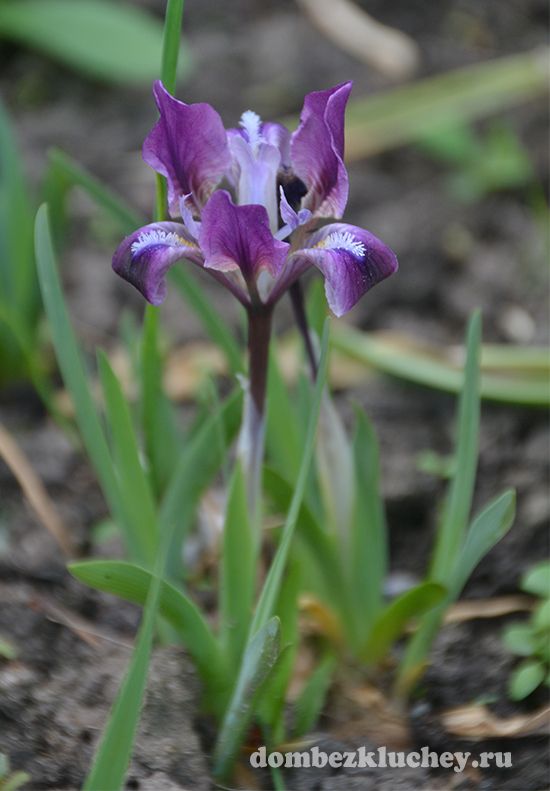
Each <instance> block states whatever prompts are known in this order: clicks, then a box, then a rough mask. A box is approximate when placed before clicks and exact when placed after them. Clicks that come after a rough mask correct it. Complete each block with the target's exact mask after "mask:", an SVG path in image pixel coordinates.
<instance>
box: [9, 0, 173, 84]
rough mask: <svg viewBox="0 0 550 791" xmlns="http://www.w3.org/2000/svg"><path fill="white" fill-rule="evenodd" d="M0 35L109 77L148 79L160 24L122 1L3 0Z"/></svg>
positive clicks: (153, 71) (155, 63) (157, 58)
mask: <svg viewBox="0 0 550 791" xmlns="http://www.w3.org/2000/svg"><path fill="white" fill-rule="evenodd" d="M178 33H179V31H178ZM0 35H2V36H5V37H6V38H11V39H13V40H15V41H18V42H20V43H22V44H25V45H27V46H31V47H33V48H35V49H38V50H41V51H42V52H45V53H46V54H48V55H50V56H52V57H54V58H56V59H58V60H60V61H62V62H63V63H65V64H67V65H68V66H71V67H73V68H76V69H78V70H80V71H82V72H84V73H86V74H89V75H90V76H92V77H96V78H100V79H102V80H107V81H109V82H119V81H120V82H133V83H148V82H150V81H151V80H153V79H155V78H156V77H157V76H158V72H159V66H160V62H161V50H162V25H161V24H160V23H159V22H158V21H157V20H156V19H155V18H154V17H153V16H151V15H150V14H147V13H145V12H144V11H141V10H140V9H138V8H135V7H132V6H131V5H127V4H124V3H114V2H107V0H3V2H2V3H0Z"/></svg>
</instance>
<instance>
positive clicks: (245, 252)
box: [199, 190, 289, 283]
mask: <svg viewBox="0 0 550 791" xmlns="http://www.w3.org/2000/svg"><path fill="white" fill-rule="evenodd" d="M199 243H200V246H201V249H202V251H203V253H204V259H205V260H204V266H205V267H207V268H212V269H216V270H218V271H219V272H231V271H235V270H240V271H241V273H242V275H243V277H244V279H245V281H246V282H248V283H250V282H252V281H255V280H256V278H257V276H258V275H259V274H260V272H261V271H262V270H266V271H267V272H269V274H270V275H271V276H272V277H277V275H278V274H279V272H280V271H281V270H282V268H283V265H284V261H285V258H286V254H287V252H288V249H289V245H288V244H286V243H285V242H279V241H277V240H276V239H274V238H273V234H272V233H271V230H270V228H269V218H268V216H267V211H266V210H265V208H264V207H263V206H257V205H249V206H236V205H235V204H234V203H233V202H232V200H231V196H230V195H229V193H228V192H225V190H217V191H216V192H215V193H214V194H213V195H212V196H211V198H210V200H209V201H208V203H207V204H206V206H205V207H204V209H203V212H202V225H201V232H200V237H199Z"/></svg>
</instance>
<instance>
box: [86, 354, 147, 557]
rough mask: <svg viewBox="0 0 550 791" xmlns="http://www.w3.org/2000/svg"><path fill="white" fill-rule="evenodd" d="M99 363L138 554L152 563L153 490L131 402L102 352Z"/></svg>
mask: <svg viewBox="0 0 550 791" xmlns="http://www.w3.org/2000/svg"><path fill="white" fill-rule="evenodd" d="M98 365H99V376H100V380H101V385H102V389H103V396H104V399H105V410H106V414H107V422H108V426H109V428H110V433H111V438H112V444H113V459H114V463H115V468H116V470H117V472H118V480H119V484H120V489H121V495H122V497H123V499H124V502H125V503H126V507H127V511H128V512H129V516H130V518H131V522H132V526H133V530H134V535H135V541H136V543H137V545H138V546H139V557H141V558H142V559H143V560H145V561H147V563H151V564H152V563H153V561H154V559H155V557H156V553H157V550H158V526H157V517H156V509H155V502H154V500H153V493H152V491H151V488H150V485H149V479H148V478H147V475H146V474H145V471H144V470H143V467H142V466H141V462H140V460H139V448H138V445H137V442H136V436H135V430H134V426H133V423H132V417H131V415H130V410H129V409H128V404H127V403H126V399H125V398H124V394H123V392H122V388H121V386H120V382H119V381H118V379H117V377H116V375H115V373H114V371H113V369H112V368H111V365H110V363H109V360H108V359H107V356H106V355H105V353H104V352H102V351H100V352H99V354H98Z"/></svg>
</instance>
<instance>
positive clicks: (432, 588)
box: [361, 582, 447, 664]
mask: <svg viewBox="0 0 550 791" xmlns="http://www.w3.org/2000/svg"><path fill="white" fill-rule="evenodd" d="M446 593H447V590H446V588H444V587H443V586H442V585H439V584H437V583H435V582H423V583H421V584H420V585H416V586H415V587H414V588H411V590H408V591H406V592H405V593H403V594H401V596H398V597H397V598H396V599H394V601H392V602H391V603H390V604H389V605H388V606H387V607H386V608H385V609H384V610H382V612H381V613H380V615H379V616H378V617H377V619H376V621H375V622H374V624H373V626H372V629H371V630H370V633H369V636H368V638H367V641H366V643H365V645H364V646H363V649H362V651H361V657H362V659H363V660H364V661H365V662H368V663H369V664H372V663H375V662H378V661H379V660H380V659H382V658H383V657H384V656H386V654H387V653H388V651H389V649H390V647H391V645H392V643H394V642H395V640H397V639H398V638H399V637H400V636H401V635H402V634H403V631H404V629H405V626H406V625H407V624H408V623H409V622H410V621H411V620H412V619H413V618H416V617H418V616H419V615H423V614H424V613H425V612H426V611H428V610H432V609H433V608H434V607H435V606H436V605H437V604H439V603H440V602H441V601H442V599H444V598H445V595H446Z"/></svg>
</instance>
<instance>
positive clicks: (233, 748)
mask: <svg viewBox="0 0 550 791" xmlns="http://www.w3.org/2000/svg"><path fill="white" fill-rule="evenodd" d="M279 650H280V622H279V619H278V618H271V619H270V620H268V621H267V622H266V623H265V624H263V626H262V627H261V628H260V629H259V630H258V631H257V632H256V633H255V634H254V637H253V638H252V640H250V642H249V643H248V646H247V648H246V651H245V653H244V656H243V662H242V666H241V670H240V673H239V677H238V679H237V683H236V685H235V691H234V692H233V695H232V698H231V702H230V703H229V707H228V710H227V713H226V715H225V717H224V719H223V723H222V726H221V729H220V732H219V735H218V739H217V742H216V746H215V749H214V774H215V776H216V777H217V778H219V779H220V780H223V779H225V778H227V776H228V775H229V773H230V772H231V769H232V767H233V763H234V761H235V756H236V755H237V752H238V750H239V747H240V745H241V744H242V741H243V739H244V737H245V735H246V731H247V728H248V727H249V725H250V722H251V720H252V717H253V716H254V711H255V704H256V701H257V699H258V697H259V694H260V692H261V688H262V685H263V683H264V682H265V681H266V680H267V678H268V677H269V674H270V672H271V670H272V669H273V666H274V665H275V663H276V661H277V658H278V656H279Z"/></svg>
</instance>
